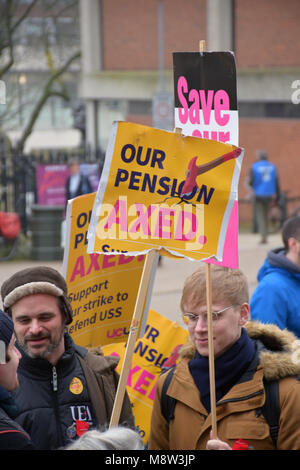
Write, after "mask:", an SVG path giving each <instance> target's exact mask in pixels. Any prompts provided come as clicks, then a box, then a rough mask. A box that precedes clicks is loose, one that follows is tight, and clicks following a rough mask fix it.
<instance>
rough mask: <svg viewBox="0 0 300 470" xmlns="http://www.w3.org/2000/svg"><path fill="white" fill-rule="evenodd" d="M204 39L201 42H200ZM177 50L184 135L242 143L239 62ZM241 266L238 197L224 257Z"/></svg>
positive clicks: (179, 120) (178, 119)
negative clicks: (240, 133) (238, 87)
mask: <svg viewBox="0 0 300 470" xmlns="http://www.w3.org/2000/svg"><path fill="white" fill-rule="evenodd" d="M201 43H202V44H201ZM201 43H200V46H202V49H201V48H200V52H174V53H173V71H174V103H175V107H174V121H175V126H176V127H178V128H181V129H182V133H183V134H185V135H193V136H195V137H201V138H208V139H212V140H218V141H220V142H230V143H231V144H233V145H236V146H238V145H239V142H238V141H239V139H238V136H239V123H238V109H237V90H236V64H235V58H234V54H233V53H232V52H228V51H227V52H206V51H205V41H201ZM206 262H208V263H213V264H219V265H223V266H227V267H230V268H234V269H237V268H238V201H237V199H236V201H235V202H234V204H233V208H232V211H231V214H230V219H229V223H228V226H227V231H226V236H225V245H224V255H223V258H222V261H217V260H215V259H209V260H207V261H206Z"/></svg>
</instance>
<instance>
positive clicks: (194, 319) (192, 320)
mask: <svg viewBox="0 0 300 470" xmlns="http://www.w3.org/2000/svg"><path fill="white" fill-rule="evenodd" d="M235 306H236V305H230V306H229V307H225V308H223V309H222V310H219V311H217V312H211V315H212V321H213V322H216V321H217V320H218V319H219V316H220V315H221V313H223V312H226V310H229V309H230V308H232V307H235ZM183 316H184V317H185V318H187V319H188V320H189V321H190V323H193V324H196V323H197V322H198V320H199V318H200V317H201V318H202V319H203V321H204V323H205V324H207V312H204V313H201V314H200V315H198V314H196V313H190V312H186V313H184V314H183Z"/></svg>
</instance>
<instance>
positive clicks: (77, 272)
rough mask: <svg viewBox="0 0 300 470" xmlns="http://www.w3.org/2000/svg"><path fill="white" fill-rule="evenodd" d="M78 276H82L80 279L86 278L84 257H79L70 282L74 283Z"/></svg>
mask: <svg viewBox="0 0 300 470" xmlns="http://www.w3.org/2000/svg"><path fill="white" fill-rule="evenodd" d="M76 276H80V277H83V276H84V258H83V256H79V258H77V260H76V263H75V266H74V269H73V272H72V276H71V279H70V282H73V281H74V279H75V277H76Z"/></svg>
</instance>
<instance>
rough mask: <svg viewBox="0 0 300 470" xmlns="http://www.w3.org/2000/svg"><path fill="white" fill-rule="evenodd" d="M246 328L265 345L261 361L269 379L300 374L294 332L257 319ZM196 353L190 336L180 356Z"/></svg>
mask: <svg viewBox="0 0 300 470" xmlns="http://www.w3.org/2000/svg"><path fill="white" fill-rule="evenodd" d="M245 329H246V331H247V333H248V335H249V337H250V338H251V339H253V340H258V341H260V343H261V345H262V346H263V347H261V348H260V351H259V363H260V365H261V366H262V367H263V369H264V376H265V378H266V379H267V380H277V379H282V378H284V377H289V376H293V375H300V340H298V339H297V337H296V336H295V335H294V334H293V333H292V332H290V331H288V330H287V329H285V330H281V329H280V328H279V327H278V326H276V325H271V324H263V323H260V322H256V321H249V322H248V323H247V324H246V325H245ZM195 353H196V348H195V345H194V343H192V341H191V340H190V338H189V339H188V342H187V343H186V344H185V345H184V346H183V347H182V348H181V350H180V357H181V358H187V359H192V358H193V357H194V356H195Z"/></svg>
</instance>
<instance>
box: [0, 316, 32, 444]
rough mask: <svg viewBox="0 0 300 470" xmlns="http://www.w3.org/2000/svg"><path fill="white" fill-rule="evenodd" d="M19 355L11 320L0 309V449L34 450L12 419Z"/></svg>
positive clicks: (15, 407) (13, 415) (25, 435)
mask: <svg viewBox="0 0 300 470" xmlns="http://www.w3.org/2000/svg"><path fill="white" fill-rule="evenodd" d="M20 357H21V354H20V353H19V351H18V349H17V348H16V347H15V335H14V325H13V322H12V320H11V318H9V317H8V315H6V313H4V312H2V311H1V310H0V450H34V446H33V444H32V442H31V440H30V437H29V435H28V434H27V433H26V432H25V431H24V429H22V428H21V426H20V425H19V424H18V423H17V422H16V421H14V418H15V416H16V415H17V406H16V403H15V401H14V399H13V397H12V395H11V392H12V391H13V390H15V389H16V388H17V387H18V386H19V382H18V376H17V369H18V365H19V360H20Z"/></svg>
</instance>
